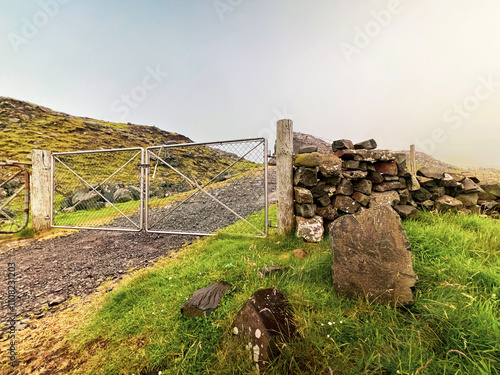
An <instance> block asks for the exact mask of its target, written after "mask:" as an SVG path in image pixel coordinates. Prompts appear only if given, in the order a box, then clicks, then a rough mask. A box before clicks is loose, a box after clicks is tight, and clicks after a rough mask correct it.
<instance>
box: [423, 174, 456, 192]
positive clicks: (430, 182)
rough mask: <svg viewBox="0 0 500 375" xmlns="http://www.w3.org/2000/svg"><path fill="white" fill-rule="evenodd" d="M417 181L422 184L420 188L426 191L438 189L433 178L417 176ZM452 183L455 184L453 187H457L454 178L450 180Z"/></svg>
mask: <svg viewBox="0 0 500 375" xmlns="http://www.w3.org/2000/svg"><path fill="white" fill-rule="evenodd" d="M417 180H418V182H419V183H420V186H422V187H424V188H426V189H427V188H434V187H437V183H436V180H434V179H433V178H429V177H424V176H417ZM450 181H452V182H453V184H454V185H453V186H456V185H455V183H456V181H455V180H454V179H453V178H450Z"/></svg>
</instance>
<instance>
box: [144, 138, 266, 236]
mask: <svg viewBox="0 0 500 375" xmlns="http://www.w3.org/2000/svg"><path fill="white" fill-rule="evenodd" d="M146 153H147V156H146V159H147V160H148V163H149V165H150V167H149V174H148V190H147V198H146V204H147V215H146V229H147V231H150V232H160V233H186V234H202V235H206V234H213V233H214V232H215V231H217V230H220V229H222V228H226V227H227V228H226V229H224V231H225V233H229V234H239V235H256V236H265V235H266V234H267V141H266V140H265V139H263V138H262V139H260V138H259V139H252V140H242V141H228V142H217V143H203V144H183V145H165V146H157V147H150V148H148V149H147V150H146ZM263 209H264V210H265V214H264V215H261V216H260V218H259V216H258V215H256V212H257V211H260V210H263ZM235 223H236V224H235ZM228 226H229V227H228Z"/></svg>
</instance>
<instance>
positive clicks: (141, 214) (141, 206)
mask: <svg viewBox="0 0 500 375" xmlns="http://www.w3.org/2000/svg"><path fill="white" fill-rule="evenodd" d="M132 150H138V151H139V152H138V153H137V154H136V155H135V156H134V158H135V157H137V155H138V154H139V153H140V154H141V163H140V165H137V164H136V166H137V167H138V168H140V170H141V177H140V182H141V198H140V202H139V209H138V213H139V225H138V228H137V229H129V228H102V227H76V226H61V225H54V196H55V178H54V175H55V161H56V156H58V155H72V154H97V153H104V152H117V151H132ZM144 154H145V152H144V148H143V147H130V148H112V149H107V150H85V151H68V152H53V153H52V163H51V183H50V204H51V210H50V226H51V227H52V228H68V229H95V230H112V231H122V232H140V231H142V230H143V227H144V225H143V224H144V190H145V189H144V168H143V165H144ZM132 159H133V158H132ZM132 159H129V161H128V162H127V163H125V164H123V165H122V166H121V167H120V168H118V169H117V170H116V171H114V172H113V173H112V174H111V175H109V176H108V177H106V179H105V180H104V181H103V182H101V184H103V183H104V182H106V181H107V180H108V179H110V178H111V177H113V176H114V175H115V174H116V173H117V172H119V171H120V170H121V169H122V168H124V167H125V166H126V165H128V164H129V163H130V162H131V161H132ZM58 162H59V163H61V164H62V165H63V166H64V167H66V168H67V169H68V170H69V171H70V172H71V173H73V174H74V175H75V176H76V177H77V178H79V179H80V180H81V181H83V182H84V183H85V184H86V185H87V186H88V187H89V188H91V189H92V190H93V191H95V192H96V193H97V194H99V196H101V197H102V198H104V199H105V200H106V201H107V202H109V201H108V200H107V199H106V198H105V197H104V196H103V195H102V194H101V193H99V192H98V191H97V190H96V189H94V188H93V187H92V186H91V185H90V184H89V183H88V182H87V181H85V180H84V179H83V178H82V177H80V176H79V175H78V174H77V173H76V172H75V171H73V170H72V169H71V168H69V167H68V166H67V165H66V164H64V163H63V162H62V161H61V160H58ZM109 203H110V204H111V205H112V207H113V208H114V209H115V210H116V211H118V212H119V213H120V214H121V215H122V216H123V217H125V218H126V219H128V220H129V221H131V220H130V218H129V217H128V216H127V215H125V214H124V213H123V212H122V211H120V210H119V209H118V208H117V207H116V206H115V205H114V204H113V203H111V202H109ZM133 224H134V225H136V224H135V223H133Z"/></svg>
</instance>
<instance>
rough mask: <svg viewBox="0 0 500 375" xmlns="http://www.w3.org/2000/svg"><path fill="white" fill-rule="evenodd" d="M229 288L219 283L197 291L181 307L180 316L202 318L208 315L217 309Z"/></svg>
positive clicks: (225, 284) (229, 286) (227, 285)
mask: <svg viewBox="0 0 500 375" xmlns="http://www.w3.org/2000/svg"><path fill="white" fill-rule="evenodd" d="M231 288H232V287H231V285H229V284H227V283H225V282H222V281H219V282H217V283H215V284H212V285H209V286H207V287H205V288H202V289H198V290H197V291H195V292H194V293H193V295H192V296H191V297H190V298H189V299H188V300H187V301H186V302H185V303H184V304H183V305H182V307H181V314H182V315H184V316H187V317H189V318H197V317H198V318H204V317H205V316H208V315H210V313H212V311H214V310H215V309H216V308H217V307H219V304H220V301H221V300H222V298H223V297H224V295H225V294H226V293H227V292H228V291H229V290H230V289H231Z"/></svg>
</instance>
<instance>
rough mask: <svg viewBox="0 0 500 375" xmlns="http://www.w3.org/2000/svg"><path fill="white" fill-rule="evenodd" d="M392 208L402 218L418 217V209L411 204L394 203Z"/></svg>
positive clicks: (416, 218)
mask: <svg viewBox="0 0 500 375" xmlns="http://www.w3.org/2000/svg"><path fill="white" fill-rule="evenodd" d="M394 210H396V212H397V213H398V214H399V216H400V217H401V219H402V220H408V219H413V220H418V219H419V214H418V210H417V209H416V208H415V207H413V206H405V205H396V206H394Z"/></svg>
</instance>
